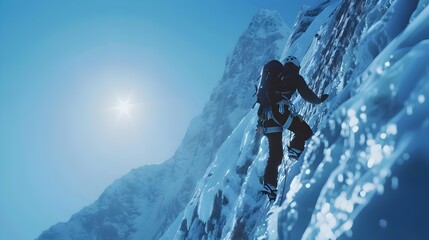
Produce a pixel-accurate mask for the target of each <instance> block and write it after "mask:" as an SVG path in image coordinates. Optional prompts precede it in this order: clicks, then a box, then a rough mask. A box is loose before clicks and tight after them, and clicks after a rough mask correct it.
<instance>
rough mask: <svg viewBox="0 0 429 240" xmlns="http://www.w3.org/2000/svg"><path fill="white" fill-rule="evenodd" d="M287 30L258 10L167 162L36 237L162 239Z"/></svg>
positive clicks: (129, 178) (138, 173) (121, 182)
mask: <svg viewBox="0 0 429 240" xmlns="http://www.w3.org/2000/svg"><path fill="white" fill-rule="evenodd" d="M288 32H289V29H288V28H287V27H286V26H285V24H284V23H283V21H282V20H281V18H280V15H279V14H278V13H277V12H273V11H266V10H262V11H260V12H259V13H258V14H256V16H255V17H254V18H253V19H252V21H251V23H250V25H249V28H248V29H247V30H246V31H245V32H244V33H243V35H242V36H241V37H240V39H239V41H238V43H237V46H236V47H235V49H234V52H233V53H232V55H231V56H230V57H229V58H228V60H227V63H226V66H225V73H224V75H223V77H222V79H221V81H220V83H219V85H218V86H217V87H216V88H215V89H214V91H213V93H212V95H211V98H210V100H209V102H208V103H207V104H206V106H205V108H204V110H203V113H202V114H201V115H200V116H198V117H196V118H195V119H194V120H193V121H192V122H191V124H190V126H189V128H188V131H187V133H186V135H185V137H184V139H183V141H182V143H181V145H180V147H179V148H178V149H177V151H176V153H175V154H174V156H173V157H172V158H171V159H169V160H168V161H166V162H164V163H163V164H159V165H150V166H144V167H141V168H138V169H134V170H132V171H131V172H130V173H129V174H127V175H125V176H124V177H122V178H120V179H118V180H116V181H115V182H114V183H113V184H112V185H111V186H109V187H108V188H107V189H106V190H105V191H104V193H103V194H102V195H101V196H100V198H99V199H98V200H97V201H96V202H94V203H93V204H91V205H90V206H88V207H85V208H84V209H83V210H81V211H80V212H78V213H76V214H75V215H73V216H72V218H71V219H70V220H69V221H68V222H66V223H58V224H56V225H54V226H52V227H51V228H50V229H48V230H46V231H45V232H43V233H42V234H41V236H40V237H39V238H38V239H62V240H63V239H103V240H106V239H115V240H117V239H159V238H160V237H161V235H162V234H163V233H164V232H165V231H166V230H167V228H168V227H169V226H170V224H172V223H173V221H174V220H175V219H176V218H177V216H178V215H179V214H180V213H181V211H182V210H183V209H184V207H185V206H186V204H187V203H188V202H189V200H190V199H191V197H192V194H193V191H194V189H195V185H196V183H197V181H198V180H199V179H200V178H201V177H202V176H203V174H204V172H205V171H206V169H207V167H208V165H209V164H210V163H211V162H212V161H213V159H214V156H215V153H216V152H217V150H218V149H219V147H220V146H221V144H222V143H223V142H224V141H225V140H226V139H227V137H228V136H229V135H230V134H231V132H232V130H233V129H234V128H235V126H237V125H238V124H239V122H240V121H241V119H242V118H243V117H244V116H245V114H246V113H247V112H248V111H249V109H250V108H251V106H252V105H253V103H254V99H253V98H252V94H253V92H254V84H255V81H256V78H257V77H258V74H259V71H260V67H261V66H262V65H263V63H264V62H266V61H268V60H270V59H273V58H278V57H279V56H280V53H281V50H282V48H280V47H283V46H284V44H285V43H286V37H287V36H288Z"/></svg>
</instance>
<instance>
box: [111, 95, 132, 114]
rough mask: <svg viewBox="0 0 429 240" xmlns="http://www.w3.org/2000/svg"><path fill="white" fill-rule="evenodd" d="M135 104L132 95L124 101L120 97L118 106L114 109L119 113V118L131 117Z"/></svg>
mask: <svg viewBox="0 0 429 240" xmlns="http://www.w3.org/2000/svg"><path fill="white" fill-rule="evenodd" d="M133 106H134V104H132V103H131V95H130V96H128V98H127V99H125V100H124V99H122V98H120V97H118V105H116V106H115V107H114V109H115V110H116V111H117V113H118V117H120V118H121V117H124V116H126V117H131V109H132V108H133Z"/></svg>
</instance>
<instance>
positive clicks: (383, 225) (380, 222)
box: [378, 219, 387, 228]
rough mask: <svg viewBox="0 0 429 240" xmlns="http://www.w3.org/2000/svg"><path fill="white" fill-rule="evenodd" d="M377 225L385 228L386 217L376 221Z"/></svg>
mask: <svg viewBox="0 0 429 240" xmlns="http://www.w3.org/2000/svg"><path fill="white" fill-rule="evenodd" d="M378 225H380V227H381V228H387V220H386V219H380V220H379V221H378Z"/></svg>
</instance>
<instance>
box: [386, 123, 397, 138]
mask: <svg viewBox="0 0 429 240" xmlns="http://www.w3.org/2000/svg"><path fill="white" fill-rule="evenodd" d="M386 133H387V134H390V135H396V134H397V133H398V129H397V127H396V124H394V123H391V124H389V125H387V129H386Z"/></svg>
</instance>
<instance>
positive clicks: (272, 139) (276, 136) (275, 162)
mask: <svg viewBox="0 0 429 240" xmlns="http://www.w3.org/2000/svg"><path fill="white" fill-rule="evenodd" d="M288 130H289V131H292V132H293V133H294V137H293V139H292V141H291V142H290V144H289V147H291V148H296V149H299V150H301V151H302V150H304V145H305V141H307V140H308V139H309V138H310V137H311V136H312V135H313V131H312V130H311V128H310V126H308V124H307V123H306V122H305V121H303V120H302V121H301V119H300V118H298V117H295V118H294V119H293V121H292V124H291V125H290V127H289V128H288ZM266 136H267V138H268V146H269V151H268V161H267V165H266V167H265V172H264V181H265V183H269V184H272V185H273V186H276V187H277V175H278V174H279V170H278V167H279V165H280V164H281V163H282V160H283V143H282V132H278V133H270V134H267V135H266Z"/></svg>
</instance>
